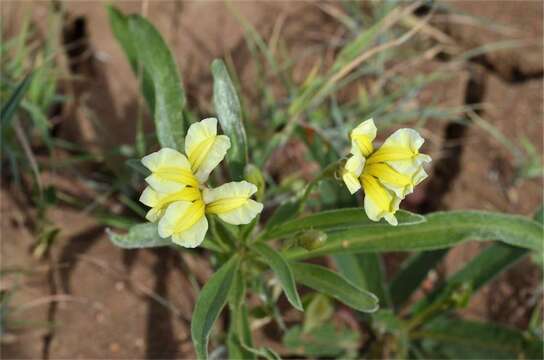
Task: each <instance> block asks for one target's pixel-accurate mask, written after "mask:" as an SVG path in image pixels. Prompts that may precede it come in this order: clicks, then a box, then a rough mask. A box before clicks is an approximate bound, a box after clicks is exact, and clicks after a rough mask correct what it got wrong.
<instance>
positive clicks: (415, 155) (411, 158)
mask: <svg viewBox="0 0 544 360" xmlns="http://www.w3.org/2000/svg"><path fill="white" fill-rule="evenodd" d="M424 142H425V140H424V139H423V138H422V137H421V135H419V133H418V132H417V131H415V130H413V129H399V130H397V131H395V132H394V133H393V134H391V136H389V137H388V138H387V139H386V140H385V141H384V143H383V144H382V146H380V148H379V149H378V150H376V151H375V152H374V153H373V154H372V156H371V157H370V158H369V159H368V162H369V163H377V162H388V163H390V164H391V165H392V166H394V165H395V166H394V167H395V169H396V166H399V169H396V170H397V171H402V170H401V169H400V167H401V166H404V167H412V168H413V170H412V171H415V167H418V166H420V165H421V164H422V163H424V162H429V161H431V158H430V157H429V156H428V155H425V154H420V153H419V149H420V148H421V146H422V145H423V143H424Z"/></svg>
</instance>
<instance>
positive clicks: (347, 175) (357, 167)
mask: <svg viewBox="0 0 544 360" xmlns="http://www.w3.org/2000/svg"><path fill="white" fill-rule="evenodd" d="M364 165H365V158H364V157H363V155H362V154H361V151H359V149H358V148H357V147H355V148H354V149H353V155H352V156H351V157H350V158H349V159H348V160H347V161H346V165H345V166H344V169H343V174H342V180H344V183H345V184H346V186H347V188H348V190H349V192H350V193H351V194H354V193H356V192H357V191H358V190H359V189H360V188H361V183H360V181H359V176H360V175H361V173H362V172H363V168H364Z"/></svg>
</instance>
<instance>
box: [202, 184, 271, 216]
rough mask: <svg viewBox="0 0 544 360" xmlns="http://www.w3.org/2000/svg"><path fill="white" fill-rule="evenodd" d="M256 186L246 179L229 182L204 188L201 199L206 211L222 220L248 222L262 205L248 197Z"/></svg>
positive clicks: (253, 192)
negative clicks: (213, 187)
mask: <svg viewBox="0 0 544 360" xmlns="http://www.w3.org/2000/svg"><path fill="white" fill-rule="evenodd" d="M255 192H257V187H256V186H255V185H253V184H251V183H249V182H247V181H240V182H230V183H227V184H224V185H221V186H219V187H217V188H215V189H205V190H204V191H203V199H204V202H205V203H206V212H207V213H209V214H216V215H217V216H219V218H221V219H222V220H223V221H225V222H227V223H230V224H233V225H240V224H248V223H249V222H251V220H253V219H254V218H255V217H256V216H257V214H259V213H260V212H261V211H262V209H263V205H262V204H261V203H259V202H257V201H254V200H252V199H250V196H251V195H253V194H255Z"/></svg>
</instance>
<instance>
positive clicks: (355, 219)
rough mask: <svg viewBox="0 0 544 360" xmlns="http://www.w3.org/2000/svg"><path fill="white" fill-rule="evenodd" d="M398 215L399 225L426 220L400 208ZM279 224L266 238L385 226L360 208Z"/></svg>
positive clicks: (272, 228) (315, 215) (267, 233)
mask: <svg viewBox="0 0 544 360" xmlns="http://www.w3.org/2000/svg"><path fill="white" fill-rule="evenodd" d="M286 204H289V203H286ZM284 206H285V205H284ZM293 206H299V207H300V204H298V203H295V204H294V205H293ZM396 215H397V220H398V221H399V225H413V224H417V223H421V222H424V221H425V217H424V216H422V215H418V214H412V213H410V212H408V211H403V210H399V211H398V212H397V214H396ZM286 219H287V217H286V216H284V217H282V220H284V221H285V220H286ZM277 224H278V225H277V226H275V227H271V230H270V231H267V232H266V234H265V236H264V237H265V238H266V239H273V238H278V237H284V236H290V235H293V234H296V233H297V232H299V231H303V230H309V229H316V230H323V231H332V230H338V229H351V228H354V227H364V226H382V227H383V226H385V225H384V223H382V222H375V221H372V220H370V219H369V218H368V217H367V216H366V214H365V213H364V211H363V210H362V209H360V208H350V209H337V210H327V211H322V212H319V213H317V214H312V215H309V216H306V217H303V218H300V219H295V220H291V221H286V222H284V223H280V222H277Z"/></svg>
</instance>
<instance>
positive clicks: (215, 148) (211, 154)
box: [195, 135, 230, 183]
mask: <svg viewBox="0 0 544 360" xmlns="http://www.w3.org/2000/svg"><path fill="white" fill-rule="evenodd" d="M229 148H230V140H229V138H228V137H227V136H225V135H219V136H216V137H215V139H214V142H213V144H212V145H211V147H210V148H209V150H208V152H207V153H206V156H205V157H204V158H203V159H202V162H200V164H199V166H198V168H197V169H196V172H195V175H196V177H197V179H198V180H199V181H200V183H204V182H206V181H207V180H208V177H209V176H210V173H211V172H212V170H213V169H215V168H216V167H217V165H219V163H220V162H221V161H223V159H224V158H225V155H226V154H227V150H228V149H229Z"/></svg>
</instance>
